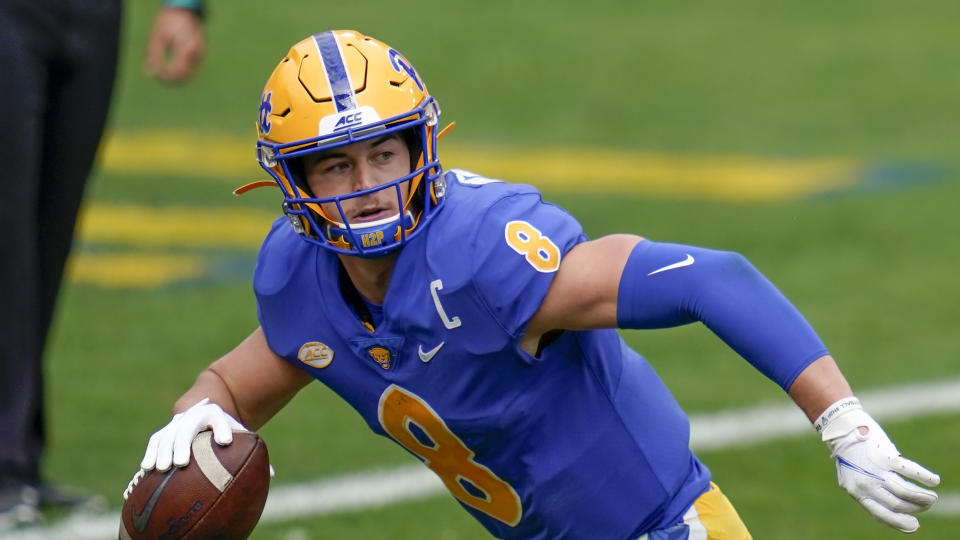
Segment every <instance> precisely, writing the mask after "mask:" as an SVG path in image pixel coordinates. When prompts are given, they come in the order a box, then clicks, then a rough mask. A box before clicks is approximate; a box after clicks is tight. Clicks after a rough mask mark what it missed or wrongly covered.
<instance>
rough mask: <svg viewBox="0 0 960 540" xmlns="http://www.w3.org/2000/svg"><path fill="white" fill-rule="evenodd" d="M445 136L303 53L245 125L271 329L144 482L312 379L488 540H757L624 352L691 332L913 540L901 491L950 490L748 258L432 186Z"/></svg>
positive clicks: (185, 418) (374, 87)
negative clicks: (279, 205) (759, 380)
mask: <svg viewBox="0 0 960 540" xmlns="http://www.w3.org/2000/svg"><path fill="white" fill-rule="evenodd" d="M439 120H440V108H439V106H438V105H437V102H436V100H435V99H434V97H433V96H431V95H430V93H429V92H428V90H427V87H426V85H425V83H424V81H423V79H422V78H421V77H420V74H419V73H418V72H417V71H416V69H414V67H413V64H411V63H410V62H409V61H408V60H407V59H406V58H405V57H404V56H403V55H402V54H400V53H399V52H398V51H396V50H395V49H393V48H391V47H390V46H388V45H386V44H384V43H382V42H380V41H377V40H375V39H373V38H370V37H367V36H364V35H362V34H360V33H357V32H353V31H328V32H322V33H319V34H316V35H313V36H310V37H308V38H306V39H304V40H303V41H300V42H299V43H297V44H295V45H294V46H293V47H292V48H291V49H290V51H289V53H288V54H287V56H286V57H285V58H284V59H283V60H282V61H281V62H280V64H279V65H278V66H277V67H276V69H275V70H274V72H273V74H272V75H271V76H270V78H269V79H268V80H267V84H266V87H265V88H264V91H263V94H262V96H261V99H260V106H259V118H258V121H257V126H258V142H257V150H258V158H259V161H260V164H261V166H262V167H263V168H264V169H265V170H266V171H267V172H268V173H270V175H271V176H272V177H273V180H272V181H270V182H269V185H272V186H275V187H279V189H280V191H281V193H282V196H283V210H284V215H283V216H282V217H280V218H279V219H277V221H276V222H275V223H274V224H273V227H272V229H271V230H270V231H269V233H268V234H267V237H266V239H265V240H264V242H263V246H262V248H261V250H260V254H259V257H258V261H257V266H256V270H255V273H254V278H253V279H254V290H255V293H256V298H257V315H258V318H259V323H260V324H259V327H258V328H257V329H256V330H254V331H253V333H252V334H250V336H249V337H247V338H246V339H245V340H244V341H243V342H242V343H240V344H239V345H238V346H237V347H236V348H235V349H234V350H233V351H231V352H229V353H227V354H226V355H225V356H223V357H222V358H220V359H219V360H217V361H215V362H213V364H211V365H210V366H209V367H208V368H207V369H206V370H205V371H203V372H202V373H201V374H200V375H199V376H198V377H197V379H196V382H195V383H194V385H193V386H192V387H191V388H190V389H189V390H188V391H187V392H186V393H185V394H184V395H183V396H182V397H181V398H180V399H179V400H178V401H177V403H176V404H175V406H174V412H175V415H174V417H173V420H171V421H170V423H169V424H167V425H166V426H165V427H163V428H162V429H161V430H160V431H158V432H157V433H155V434H154V435H153V436H152V437H151V438H150V441H149V442H148V445H147V451H146V454H145V456H144V458H143V461H142V463H141V465H140V467H141V469H143V470H150V469H153V468H158V469H160V470H166V469H168V468H170V467H171V466H184V465H186V464H187V463H188V462H189V460H190V442H191V441H192V439H193V437H194V436H195V435H196V434H197V433H198V432H199V431H201V430H203V429H206V428H207V427H208V426H209V427H212V428H213V430H214V437H215V439H216V440H217V441H218V442H219V443H221V444H229V443H230V441H231V437H232V432H231V428H233V429H245V428H244V426H246V428H249V429H257V428H259V427H260V426H262V425H263V424H264V423H265V422H266V421H267V420H269V419H270V418H271V417H272V416H273V415H274V414H275V413H276V412H277V411H279V410H280V409H281V408H282V407H283V406H284V404H286V403H287V401H288V400H289V399H290V398H291V397H292V396H293V395H294V394H295V393H296V392H297V391H298V390H300V389H301V388H303V387H304V386H305V385H306V384H307V383H308V382H310V381H312V380H314V379H317V380H319V381H321V382H322V383H323V384H325V385H327V386H328V387H330V388H331V389H332V390H334V391H335V392H336V393H337V394H338V395H340V396H341V397H342V398H343V399H344V400H346V401H347V402H348V403H349V404H350V405H352V406H353V407H354V408H355V409H356V410H357V411H358V412H359V413H360V414H361V415H362V416H363V418H364V419H365V420H366V422H367V424H368V425H369V426H370V428H371V429H373V430H374V431H375V432H377V433H378V434H380V435H383V436H385V437H389V438H391V439H393V440H394V441H396V442H397V443H398V444H399V445H401V446H402V447H404V448H405V449H406V450H408V451H409V452H411V453H413V454H414V455H416V456H418V457H419V458H420V459H421V460H422V461H423V463H424V465H426V466H427V467H429V468H430V469H432V470H433V472H435V473H436V474H437V476H438V477H439V478H440V479H441V480H442V481H443V483H444V484H445V485H446V487H447V488H448V489H449V490H450V493H451V494H452V495H453V496H454V497H456V499H457V500H458V501H459V502H460V503H461V504H462V505H463V507H464V508H465V509H466V510H467V511H468V512H470V513H471V514H472V515H473V516H474V517H475V518H476V519H477V520H479V521H480V522H481V523H482V524H483V526H484V527H486V529H487V530H488V531H490V533H491V534H492V535H494V536H496V537H500V538H518V539H533V538H537V539H547V538H570V539H581V538H582V539H623V540H625V539H638V538H642V539H647V538H649V539H666V538H670V539H686V538H690V539H712V540H722V539H743V538H750V534H749V532H748V531H747V528H746V526H745V525H744V524H743V522H742V521H741V519H740V518H739V517H738V515H737V513H736V511H735V510H734V508H733V506H732V505H731V503H730V502H729V501H728V500H727V498H726V497H725V496H724V495H723V494H722V492H721V491H720V489H719V488H718V487H717V486H716V485H715V484H713V483H712V482H711V477H710V471H709V470H708V469H707V467H705V466H704V465H703V463H701V462H700V461H699V460H698V459H697V457H696V456H695V455H694V454H693V453H692V452H691V450H690V447H689V435H690V434H689V422H688V419H687V417H686V414H685V413H684V412H683V411H682V410H681V409H680V407H679V406H678V404H677V403H676V401H675V400H674V398H673V397H672V396H671V394H670V392H669V391H668V390H667V388H666V387H665V386H664V385H663V383H662V382H661V381H660V379H659V378H658V377H657V375H656V374H655V373H654V371H653V370H652V369H651V367H650V365H649V364H648V363H647V362H646V360H644V358H643V357H641V356H640V355H639V354H637V353H636V352H635V351H633V350H631V349H630V348H628V347H627V346H626V345H625V344H624V342H623V341H622V340H621V338H620V337H619V335H618V333H617V331H616V329H617V328H636V329H652V328H664V327H670V326H676V325H681V324H686V323H690V322H694V321H701V322H703V323H704V324H705V325H706V326H707V327H708V328H710V330H712V331H713V332H714V333H716V334H717V335H718V336H719V337H720V338H721V339H722V340H723V341H724V342H725V343H726V344H728V345H729V346H730V347H732V348H733V349H734V350H735V351H736V352H737V353H739V354H740V355H741V356H743V358H745V359H746V360H747V361H748V362H750V363H751V364H752V365H753V366H755V367H756V368H757V369H758V370H760V371H761V372H762V373H763V374H765V375H766V376H767V377H769V378H770V379H771V380H773V381H774V382H776V383H777V384H778V385H780V386H781V387H782V388H783V389H784V390H785V391H786V392H788V393H789V395H790V397H791V398H792V399H793V400H794V401H795V402H796V404H797V405H798V406H799V407H800V408H801V409H802V410H803V411H804V412H805V413H806V415H807V417H808V418H809V419H810V420H811V422H812V423H813V424H814V427H815V428H816V431H817V432H818V434H819V436H820V437H821V438H822V440H823V441H824V442H825V443H826V445H827V446H828V448H829V451H830V454H831V457H832V458H833V460H834V462H835V466H836V468H837V474H838V479H839V483H840V485H841V486H842V487H843V488H844V489H846V490H847V491H848V492H849V493H850V495H851V496H853V498H855V499H856V500H857V501H858V502H859V503H860V504H862V505H863V506H864V507H865V508H866V510H867V511H868V512H870V513H871V514H872V515H873V516H874V517H876V518H877V519H879V520H881V521H883V522H884V523H887V524H888V525H890V526H892V527H895V528H897V529H899V530H901V531H904V532H912V531H915V530H916V529H917V528H918V526H919V523H918V521H917V519H916V517H914V516H913V515H912V514H915V513H917V512H921V511H923V510H925V509H927V508H929V507H930V506H931V505H932V504H934V502H935V501H936V500H937V495H936V493H935V492H933V491H931V490H929V489H925V488H923V487H920V486H918V485H916V484H914V483H913V482H910V481H908V480H914V481H917V482H919V483H922V484H924V485H927V486H931V487H933V486H936V485H938V484H939V481H940V479H939V477H938V476H937V475H936V474H934V473H932V472H930V471H928V470H926V469H924V468H923V467H921V466H919V465H917V464H916V463H914V462H912V461H909V460H907V459H905V458H903V457H902V456H900V454H899V452H898V451H897V448H896V447H895V446H894V445H893V443H892V442H890V440H889V438H888V437H887V436H886V435H885V434H884V432H883V430H882V429H881V427H880V426H879V425H878V424H877V423H876V422H875V421H874V420H873V419H872V418H871V417H870V416H869V415H868V414H867V412H866V411H865V410H864V409H863V407H861V405H860V404H859V402H858V401H857V399H856V398H855V397H854V396H853V394H852V392H851V389H850V386H849V385H848V384H847V382H846V380H845V379H844V377H843V375H842V374H841V373H840V371H839V369H838V368H837V365H836V363H835V362H834V360H833V358H831V356H830V355H829V353H828V351H827V349H826V347H825V346H824V344H823V343H822V341H821V340H820V339H819V337H818V336H817V334H816V333H815V332H814V331H813V329H812V328H811V327H810V325H809V324H808V323H807V322H806V320H805V319H804V318H803V317H802V316H801V315H800V313H798V311H797V310H796V309H795V308H794V307H793V305H792V304H791V303H790V302H789V301H788V300H787V299H786V298H785V297H784V296H783V295H782V294H780V292H779V291H778V290H777V289H776V288H775V287H774V286H773V285H772V284H771V283H770V282H769V281H767V280H766V278H764V277H763V276H762V275H761V274H760V273H759V272H758V271H757V270H756V269H755V268H754V267H753V266H752V265H751V264H750V263H749V262H747V261H746V259H744V258H743V257H742V256H740V255H738V254H735V253H730V252H722V251H715V250H709V249H704V248H699V247H693V246H686V245H677V244H670V243H663V242H658V241H652V240H648V239H644V238H641V237H639V236H634V235H629V234H622V235H612V236H607V237H603V238H598V239H588V238H587V237H586V236H585V235H584V233H583V231H582V230H581V227H580V225H579V224H578V223H577V221H576V220H575V219H574V218H573V217H572V216H570V215H569V214H568V213H567V212H566V211H564V210H563V209H562V208H559V207H557V206H554V205H552V204H549V203H546V202H544V201H543V200H542V199H541V197H540V194H539V193H538V192H537V191H536V189H534V188H532V187H530V186H527V185H519V184H510V183H506V182H503V181H500V180H495V179H490V178H485V177H483V176H481V175H478V174H474V173H471V172H468V171H464V170H458V169H443V168H442V167H441V165H440V161H439V157H438V151H437V142H438V139H440V137H441V135H442V134H443V131H442V130H441V129H440V128H439ZM250 187H254V186H253V185H251V186H245V187H244V188H241V191H242V190H245V189H249V188H250ZM137 478H138V477H135V480H134V482H131V484H133V483H135V482H136V479H137ZM771 489H772V488H771Z"/></svg>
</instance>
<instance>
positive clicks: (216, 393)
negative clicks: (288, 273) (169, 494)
mask: <svg viewBox="0 0 960 540" xmlns="http://www.w3.org/2000/svg"><path fill="white" fill-rule="evenodd" d="M312 380H313V378H312V377H311V376H310V375H309V374H308V373H306V372H304V371H302V370H299V369H297V368H296V367H294V366H292V365H290V364H289V363H288V362H286V361H285V360H283V359H282V358H281V357H279V356H278V355H277V354H275V353H274V352H273V351H272V350H270V347H269V346H268V345H267V341H266V338H265V336H264V334H263V330H262V329H260V328H259V327H258V328H257V329H256V330H254V331H253V333H251V334H250V335H249V336H248V337H247V338H246V339H244V340H243V341H242V342H241V343H240V344H239V345H238V346H237V347H236V348H234V349H233V350H232V351H230V352H228V353H227V354H225V355H224V356H222V357H221V358H220V359H219V360H217V361H215V362H214V363H213V364H211V365H210V367H208V368H207V369H206V370H204V371H203V372H201V373H200V375H199V376H198V377H197V379H196V381H195V382H194V384H193V386H192V387H190V389H189V390H187V392H186V393H184V394H183V396H181V397H180V399H178V400H177V402H176V404H175V405H174V409H173V412H174V417H173V419H172V420H171V421H170V423H168V424H167V425H166V426H164V427H163V428H162V429H161V430H159V431H157V432H156V433H154V434H153V435H152V436H151V437H150V441H149V442H148V443H147V450H146V452H145V453H144V457H143V461H142V462H141V468H142V469H145V470H150V469H152V468H154V467H156V468H157V469H160V470H166V469H168V468H170V466H171V464H172V465H177V466H181V467H182V466H185V465H186V464H187V463H188V462H189V460H190V444H191V443H192V441H193V438H194V437H195V436H196V434H197V433H199V432H200V431H203V430H204V429H207V428H208V427H209V428H212V429H213V437H214V440H215V441H216V442H217V443H219V444H229V443H230V442H232V441H233V430H246V429H253V430H256V429H259V428H260V427H261V426H262V425H263V424H265V423H266V422H267V420H269V419H270V418H271V417H273V415H274V414H276V413H277V411H279V410H280V409H281V408H282V407H283V406H284V405H286V403H287V402H288V401H290V399H291V398H292V397H293V396H294V395H295V394H296V393H297V392H298V391H299V390H300V389H301V388H303V387H304V386H306V384H307V383H309V382H310V381H312Z"/></svg>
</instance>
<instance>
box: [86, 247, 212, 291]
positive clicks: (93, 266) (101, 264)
mask: <svg viewBox="0 0 960 540" xmlns="http://www.w3.org/2000/svg"><path fill="white" fill-rule="evenodd" d="M205 270H206V263H205V262H204V258H203V257H201V256H190V255H165V254H153V253H108V254H98V253H85V252H78V253H74V254H73V255H72V256H71V257H70V261H69V263H68V264H67V278H68V279H69V280H70V281H72V282H75V283H84V284H88V285H98V286H101V287H131V288H148V287H157V286H160V285H165V284H167V283H171V282H173V281H183V280H189V279H195V278H198V277H200V276H202V275H203V273H204V271H205Z"/></svg>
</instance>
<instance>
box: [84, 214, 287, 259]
mask: <svg viewBox="0 0 960 540" xmlns="http://www.w3.org/2000/svg"><path fill="white" fill-rule="evenodd" d="M279 216H280V211H279V209H278V210H277V212H267V211H264V210H254V209H250V208H242V209H241V208H237V209H226V208H218V207H203V208H199V207H185V206H167V207H163V208H156V207H152V206H148V205H129V204H123V205H120V204H103V203H92V204H90V205H88V206H87V207H86V209H85V210H84V211H83V212H82V213H81V215H80V220H79V223H78V232H79V236H80V238H82V239H83V240H84V241H87V242H97V243H109V244H120V245H127V246H138V247H172V246H175V247H218V248H241V249H251V250H255V249H257V248H258V247H259V246H260V244H261V242H263V238H264V237H265V236H266V235H267V232H268V231H269V230H270V223H272V222H273V220H275V219H276V218H278V217H279Z"/></svg>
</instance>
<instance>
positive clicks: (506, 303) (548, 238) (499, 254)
mask: <svg viewBox="0 0 960 540" xmlns="http://www.w3.org/2000/svg"><path fill="white" fill-rule="evenodd" d="M585 239H586V237H585V236H584V234H583V229H582V228H581V227H580V224H579V223H578V222H577V221H576V220H575V219H574V218H573V217H572V216H571V215H570V214H568V213H567V212H566V211H565V210H563V209H562V208H560V207H558V206H555V205H552V204H549V203H545V202H543V200H542V199H541V197H540V194H539V193H537V192H536V191H534V190H532V189H531V190H530V191H526V192H520V193H514V194H511V195H508V196H506V197H504V198H502V199H500V200H498V201H497V202H495V203H494V204H493V205H491V206H490V207H489V209H488V210H487V212H486V213H485V214H484V216H483V219H482V221H481V222H480V225H479V227H478V229H477V230H476V236H475V237H474V239H473V242H472V244H473V245H472V246H471V247H472V248H473V249H472V250H471V251H472V252H473V254H474V258H473V277H474V284H475V285H476V288H477V291H478V292H479V294H480V296H481V297H482V298H483V300H484V302H485V303H486V305H487V307H488V308H489V309H490V311H491V314H492V315H493V317H494V318H495V319H496V320H497V321H498V322H499V323H500V325H501V326H503V328H504V329H505V330H506V331H507V332H508V333H509V334H511V335H513V336H517V335H518V334H519V332H520V331H521V330H522V328H523V327H524V326H525V325H526V323H527V321H528V320H530V317H532V316H533V314H534V313H535V312H536V311H537V309H538V308H539V307H540V304H541V302H542V301H543V297H544V296H546V294H547V289H549V287H550V284H551V283H552V282H553V277H554V275H555V273H556V271H557V269H559V267H560V262H561V261H562V260H563V256H564V255H565V254H566V253H567V251H569V250H570V248H572V247H573V246H575V245H577V244H578V243H580V242H582V241H584V240H585Z"/></svg>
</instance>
